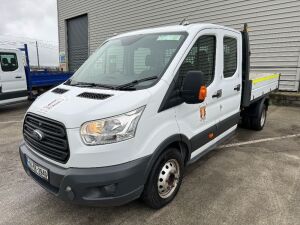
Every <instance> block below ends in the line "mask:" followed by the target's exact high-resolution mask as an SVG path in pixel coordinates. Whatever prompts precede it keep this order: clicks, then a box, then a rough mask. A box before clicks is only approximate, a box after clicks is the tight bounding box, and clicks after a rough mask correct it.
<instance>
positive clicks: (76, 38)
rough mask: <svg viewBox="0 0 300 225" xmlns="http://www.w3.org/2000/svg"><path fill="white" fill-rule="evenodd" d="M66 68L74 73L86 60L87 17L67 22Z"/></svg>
mask: <svg viewBox="0 0 300 225" xmlns="http://www.w3.org/2000/svg"><path fill="white" fill-rule="evenodd" d="M67 37H68V38H67V43H68V46H67V48H68V57H67V58H68V68H69V70H70V71H76V70H77V69H78V68H79V67H80V66H81V65H82V64H83V63H84V61H85V60H86V59H87V58H88V17H87V15H83V16H79V17H75V18H72V19H68V20H67Z"/></svg>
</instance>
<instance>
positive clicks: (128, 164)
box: [20, 24, 279, 209]
mask: <svg viewBox="0 0 300 225" xmlns="http://www.w3.org/2000/svg"><path fill="white" fill-rule="evenodd" d="M278 78H279V75H278V74H256V73H252V72H250V45H249V37H248V32H247V26H246V25H245V28H244V30H243V31H242V32H240V31H237V30H234V29H231V28H228V27H224V26H218V25H214V24H191V25H186V24H185V25H179V26H170V27H161V28H152V29H145V30H140V31H134V32H130V33H126V34H121V35H118V36H115V37H112V38H111V39H109V40H107V41H106V42H105V43H104V44H103V45H101V47H100V48H99V49H98V50H96V52H95V53H94V54H93V55H91V56H90V57H89V59H88V60H87V61H86V62H85V63H84V64H83V65H82V66H81V67H80V68H79V69H78V70H77V71H76V73H75V74H74V75H73V76H72V77H71V78H70V79H69V80H68V81H67V82H65V83H63V84H61V85H59V86H58V87H56V88H54V89H52V90H50V91H48V92H47V93H45V94H43V95H42V96H41V97H39V98H38V99H37V100H36V101H35V102H34V103H33V104H32V105H31V107H30V108H29V109H28V112H27V113H26V115H25V118H24V127H23V135H24V142H23V143H22V144H21V145H20V157H21V160H22V163H23V166H24V169H25V171H26V172H27V174H28V175H29V176H30V177H32V178H33V179H34V180H35V181H36V182H37V183H38V184H39V185H41V186H42V187H44V188H45V189H46V190H48V191H49V192H51V193H53V194H54V195H56V196H57V197H59V198H61V199H63V200H65V201H70V202H73V203H77V204H87V205H98V206H99V205H102V206H108V205H121V204H125V203H128V202H130V201H132V200H134V199H137V198H142V199H143V200H144V202H145V203H146V204H147V205H149V206H150V207H153V208H156V209H159V208H161V207H163V206H165V205H167V204H168V203H170V202H171V201H172V200H173V199H174V197H175V196H176V194H177V192H178V190H179V188H180V185H181V182H182V179H183V173H184V169H185V167H186V166H187V165H189V164H191V163H193V162H195V161H196V160H198V159H199V158H200V157H201V156H203V155H204V154H206V153H207V152H208V151H210V150H212V149H214V148H215V147H216V146H217V145H219V144H220V143H222V142H223V141H225V140H227V139H228V138H229V137H230V136H231V135H232V134H234V132H235V131H236V129H237V126H238V124H239V123H240V124H241V125H242V126H244V127H247V128H249V129H254V130H261V129H263V127H264V125H265V122H266V116H267V110H268V105H269V98H268V94H269V93H270V92H271V91H273V90H275V89H277V88H278ZM51 140H54V141H51Z"/></svg>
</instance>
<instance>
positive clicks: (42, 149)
mask: <svg viewBox="0 0 300 225" xmlns="http://www.w3.org/2000/svg"><path fill="white" fill-rule="evenodd" d="M37 133H39V134H40V136H39V135H36V134H37ZM23 135H24V140H25V142H26V143H27V144H28V145H29V146H30V147H31V148H33V150H35V151H37V152H39V153H41V154H42V155H45V156H46V157H48V158H50V159H53V160H55V161H58V162H61V163H66V162H67V161H68V159H69V155H70V151H69V145H68V139H67V133H66V129H65V127H64V125H63V124H62V123H60V122H57V121H55V120H51V119H48V118H45V117H42V116H38V115H34V114H27V115H26V117H25V120H24V125H23Z"/></svg>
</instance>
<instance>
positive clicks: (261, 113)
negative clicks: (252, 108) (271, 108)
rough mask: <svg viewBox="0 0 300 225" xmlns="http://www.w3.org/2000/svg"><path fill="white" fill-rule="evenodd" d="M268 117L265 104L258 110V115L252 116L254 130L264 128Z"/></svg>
mask: <svg viewBox="0 0 300 225" xmlns="http://www.w3.org/2000/svg"><path fill="white" fill-rule="evenodd" d="M266 119H267V107H266V105H265V104H263V105H262V106H261V107H260V108H259V109H258V111H257V116H256V117H253V118H251V128H252V129H253V130H262V129H263V128H264V126H265V123H266Z"/></svg>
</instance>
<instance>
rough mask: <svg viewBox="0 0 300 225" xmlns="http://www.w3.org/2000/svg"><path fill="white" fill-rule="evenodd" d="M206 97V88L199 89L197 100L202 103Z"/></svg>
mask: <svg viewBox="0 0 300 225" xmlns="http://www.w3.org/2000/svg"><path fill="white" fill-rule="evenodd" d="M206 96H207V88H206V87H205V86H204V85H203V86H201V87H200V90H199V96H198V99H199V100H200V101H204V100H205V98H206Z"/></svg>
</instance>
